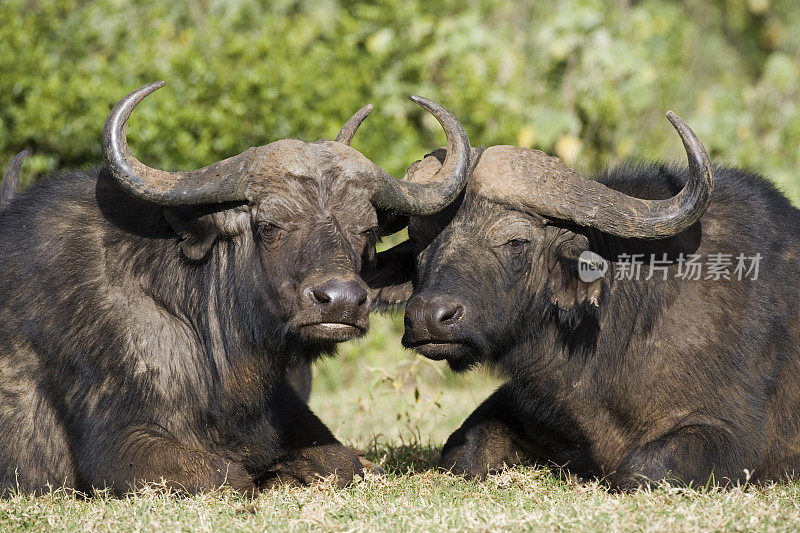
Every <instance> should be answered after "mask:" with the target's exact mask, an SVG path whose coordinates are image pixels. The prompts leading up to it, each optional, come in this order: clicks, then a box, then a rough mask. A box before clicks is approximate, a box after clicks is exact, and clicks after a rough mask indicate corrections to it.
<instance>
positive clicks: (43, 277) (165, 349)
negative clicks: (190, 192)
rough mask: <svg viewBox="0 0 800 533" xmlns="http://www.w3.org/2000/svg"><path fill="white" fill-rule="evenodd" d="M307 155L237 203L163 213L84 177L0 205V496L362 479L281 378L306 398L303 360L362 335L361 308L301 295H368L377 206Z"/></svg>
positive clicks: (331, 163)
mask: <svg viewBox="0 0 800 533" xmlns="http://www.w3.org/2000/svg"><path fill="white" fill-rule="evenodd" d="M298 142H299V141H298ZM308 146H309V148H308V150H309V153H312V152H313V157H309V158H308V159H307V160H306V161H296V162H292V163H291V164H292V165H295V167H296V168H295V170H294V171H293V172H292V173H290V174H287V175H286V176H285V178H284V179H282V180H275V181H273V182H269V183H264V184H263V185H262V186H263V191H261V192H260V194H261V196H260V198H262V201H261V202H260V203H258V202H256V203H255V204H253V205H225V206H213V207H198V208H173V209H163V208H161V207H158V206H156V205H153V204H149V203H146V202H143V201H139V200H134V199H133V198H131V197H130V196H129V195H128V194H126V193H125V192H123V191H122V190H121V189H120V188H119V187H118V185H116V183H115V181H114V180H113V179H112V177H111V176H110V175H109V173H108V171H107V170H106V169H105V168H101V169H96V170H92V171H87V172H77V171H76V172H67V173H61V174H59V175H55V176H52V177H50V178H48V179H45V180H42V181H41V182H40V183H38V184H37V185H36V186H34V187H33V188H32V189H30V190H29V191H27V192H26V193H25V194H23V195H21V196H18V197H17V198H16V199H15V200H14V201H13V202H12V203H11V204H10V206H8V207H7V208H5V209H3V210H2V211H0V234H2V236H3V237H2V239H0V428H2V430H3V431H2V435H0V492H6V491H8V490H10V489H11V490H16V489H19V490H21V491H23V492H41V491H44V490H46V489H47V487H48V486H53V487H59V486H62V485H64V486H67V487H72V488H75V489H78V490H81V491H85V492H90V491H92V490H93V489H94V488H102V487H110V488H111V489H113V490H114V492H116V493H122V492H125V491H127V490H129V489H131V488H135V487H138V486H140V485H141V484H142V483H145V482H158V481H161V480H165V481H166V482H167V483H168V485H169V486H171V487H176V488H182V489H185V490H188V491H197V490H207V489H213V488H215V487H219V486H222V485H228V486H231V487H233V488H234V489H236V490H239V491H252V490H255V489H257V488H259V487H263V486H270V485H272V484H273V483H275V482H276V480H281V481H297V482H302V483H305V482H309V481H312V480H314V479H316V478H318V477H319V476H327V475H329V474H334V473H335V474H337V475H338V478H339V481H340V483H347V482H349V481H350V480H351V479H352V478H353V476H354V475H355V474H359V473H360V472H361V470H362V463H361V461H360V460H359V458H358V457H357V456H356V454H355V453H354V452H353V451H352V450H350V449H348V448H346V447H344V446H342V445H341V444H340V443H339V442H338V441H337V440H336V439H335V438H334V437H333V435H332V434H331V432H330V431H329V430H328V429H327V428H326V427H325V426H324V425H323V424H322V422H320V420H319V419H318V418H317V417H316V416H315V415H314V414H313V413H312V412H311V411H310V410H309V408H308V406H307V405H306V404H305V403H304V401H303V399H302V398H301V397H299V396H298V394H297V393H296V392H295V391H294V390H293V389H292V388H291V387H290V386H289V385H288V384H287V382H286V381H285V380H284V376H285V375H286V372H287V371H291V372H292V374H293V375H294V376H295V377H294V378H290V379H294V380H295V382H297V383H298V384H299V386H301V387H302V388H304V392H306V393H307V390H308V387H310V383H309V382H308V370H307V368H308V365H309V364H310V362H311V361H313V360H314V359H315V358H317V357H319V356H320V355H323V354H329V353H332V352H333V350H334V347H335V344H336V343H337V342H339V341H342V340H347V339H349V338H352V337H353V336H355V335H359V334H363V333H364V332H365V331H366V329H367V327H368V325H369V318H368V312H369V307H370V303H371V298H365V300H364V301H363V302H360V303H359V304H358V305H357V306H355V307H351V308H337V309H329V308H326V307H325V306H321V305H317V304H315V303H314V302H313V298H312V299H310V297H309V292H308V290H310V288H313V287H314V286H316V285H319V284H320V283H324V282H325V280H328V279H338V280H344V281H348V282H350V283H351V286H353V287H356V288H357V289H354V290H362V289H363V290H364V291H365V295H366V294H367V293H366V291H367V289H368V288H367V286H366V284H365V283H364V281H362V280H361V278H360V277H359V273H360V272H361V269H362V267H364V266H368V265H369V264H370V262H371V261H373V260H374V257H373V254H374V245H375V242H376V239H377V237H378V236H379V233H380V232H381V230H382V228H381V226H380V224H379V222H378V217H379V216H380V215H381V213H376V210H375V208H374V207H373V206H372V204H371V202H370V197H369V191H366V190H363V189H362V187H361V186H360V185H359V183H363V181H360V180H359V179H358V173H359V172H360V171H359V168H358V167H357V165H354V164H351V163H350V162H347V161H344V162H341V161H337V160H336V158H334V157H327V156H326V155H325V154H326V148H325V147H326V144H325V143H314V144H309V145H308ZM176 231H178V233H179V235H176ZM359 288H360V289H359ZM328 307H330V306H328ZM320 322H322V323H327V322H339V323H342V322H344V323H347V324H350V325H351V327H349V328H348V329H346V330H344V331H328V330H327V329H326V328H325V327H321V326H317V325H315V324H318V323H320ZM309 324H311V325H310V326H309ZM320 328H321V329H320ZM328 329H330V328H328Z"/></svg>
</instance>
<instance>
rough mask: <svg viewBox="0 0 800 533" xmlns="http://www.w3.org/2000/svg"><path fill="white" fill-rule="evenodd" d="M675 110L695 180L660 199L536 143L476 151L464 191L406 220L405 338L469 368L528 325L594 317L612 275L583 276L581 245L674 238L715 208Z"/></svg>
mask: <svg viewBox="0 0 800 533" xmlns="http://www.w3.org/2000/svg"><path fill="white" fill-rule="evenodd" d="M668 118H669V120H670V122H671V123H672V125H673V126H674V127H675V128H676V130H677V131H678V134H679V135H680V136H681V139H682V140H683V144H684V147H685V149H686V152H687V154H688V159H689V169H690V172H689V174H690V176H689V178H688V180H687V181H686V183H685V186H683V188H682V190H680V191H679V192H677V194H668V195H667V196H669V197H664V198H661V199H641V198H637V197H635V196H629V195H627V194H625V193H623V192H620V191H619V190H615V189H612V188H610V187H608V186H606V185H603V184H601V183H599V182H597V181H590V180H586V179H583V178H582V177H581V176H580V175H579V174H578V173H577V172H576V171H574V170H572V169H570V168H568V167H567V166H566V165H565V164H564V163H563V162H561V161H560V160H559V159H557V158H555V157H549V156H547V155H545V154H544V153H542V152H540V151H537V150H529V149H525V148H518V147H513V146H493V147H490V148H487V149H486V150H484V151H483V152H482V153H481V152H480V151H479V150H473V157H472V159H473V163H472V170H471V177H470V180H469V182H468V184H467V188H466V191H465V193H464V195H463V196H462V197H461V198H459V200H458V201H457V202H455V203H454V205H453V206H450V207H449V208H447V209H446V210H444V211H442V212H441V213H439V214H437V215H434V216H422V217H414V218H412V220H411V222H410V224H409V237H410V241H411V247H412V248H413V251H412V252H411V253H413V256H414V257H415V261H416V281H415V283H414V292H413V294H412V295H411V297H410V299H409V300H408V303H407V306H406V317H405V318H406V330H405V335H404V336H403V344H404V345H405V346H406V347H410V348H414V349H415V350H417V351H419V352H420V353H422V354H423V355H425V356H427V357H429V358H432V359H446V360H447V361H448V362H449V364H450V365H451V367H452V368H453V369H455V370H463V369H466V368H469V367H470V366H472V365H473V364H476V363H478V362H482V361H487V362H496V361H495V359H497V358H499V357H501V356H502V354H504V353H506V352H507V351H508V350H512V349H513V347H514V346H524V345H525V339H524V337H526V336H529V335H537V331H536V328H531V327H530V325H531V323H532V322H534V323H536V322H537V321H539V322H540V323H542V324H543V325H544V322H545V321H550V320H555V321H558V322H560V323H561V324H562V326H564V327H565V328H567V329H570V328H573V329H574V328H575V327H577V326H578V325H579V324H580V323H581V322H583V321H591V320H592V318H593V315H594V314H595V313H596V312H597V311H598V308H599V307H600V304H601V300H602V297H603V287H604V285H603V284H604V283H605V281H604V279H603V278H598V279H590V280H583V279H581V278H580V277H579V276H578V267H579V261H580V260H581V254H582V253H583V252H586V251H590V250H592V249H594V250H597V249H598V248H597V243H598V242H602V241H604V240H605V241H606V242H611V241H612V240H613V239H626V240H630V241H635V242H641V243H646V242H648V240H654V239H665V238H668V237H671V236H674V235H677V234H679V233H681V232H683V231H684V230H686V229H687V228H689V227H691V226H692V225H694V224H695V223H696V222H697V221H698V220H699V219H700V217H701V216H702V215H703V213H704V212H705V210H706V208H707V207H708V205H709V202H710V197H711V191H712V188H713V180H712V172H711V166H710V163H709V160H708V156H707V154H706V151H705V149H704V148H703V146H702V144H701V143H700V141H699V140H698V139H697V137H696V136H695V135H694V133H693V132H692V130H691V129H690V128H689V127H688V126H687V125H686V124H685V123H684V122H683V121H682V120H681V119H680V118H679V117H678V116H677V115H675V114H674V113H671V112H670V113H668ZM433 155H434V156H436V155H438V159H437V158H435V157H428V158H426V159H425V160H424V161H423V162H422V163H420V164H419V165H417V166H418V168H419V167H422V166H423V165H427V166H429V167H431V168H438V164H439V163H438V161H439V160H441V159H442V155H443V154H442V153H439V154H436V153H434V154H433ZM633 192H634V193H635V191H633ZM673 192H675V191H673ZM406 246H407V247H408V245H406ZM611 247H612V248H613V246H611ZM600 248H602V249H604V250H606V251H608V250H609V248H608V247H605V248H603V246H602V245H601V246H600ZM407 251H408V250H407ZM594 318H596V317H594Z"/></svg>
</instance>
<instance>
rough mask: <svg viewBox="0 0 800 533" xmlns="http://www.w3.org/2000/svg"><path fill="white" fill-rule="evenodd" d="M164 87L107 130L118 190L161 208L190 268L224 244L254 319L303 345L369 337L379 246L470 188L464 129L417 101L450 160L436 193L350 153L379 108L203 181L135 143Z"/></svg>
mask: <svg viewBox="0 0 800 533" xmlns="http://www.w3.org/2000/svg"><path fill="white" fill-rule="evenodd" d="M163 86H164V83H163V82H156V83H151V84H149V85H145V86H143V87H141V88H139V89H137V90H135V91H133V92H131V93H130V94H129V95H127V96H126V97H125V98H123V99H122V100H120V101H119V103H118V104H117V105H116V106H115V107H114V109H113V110H112V111H111V113H110V115H109V117H108V120H107V121H106V124H105V128H104V131H103V154H104V157H105V161H106V164H107V166H108V168H109V169H110V171H111V173H112V174H113V177H114V178H115V181H116V183H118V185H119V186H121V187H122V189H124V191H126V192H127V193H128V194H130V195H132V196H133V197H135V198H137V199H139V200H143V201H145V202H147V203H149V204H155V205H156V206H159V207H160V208H161V210H162V213H163V217H164V219H165V220H166V222H167V223H168V224H169V226H170V227H171V228H172V229H173V230H174V232H175V233H176V234H177V235H178V237H179V239H178V241H177V243H179V244H178V246H179V250H180V251H179V253H181V254H182V255H183V257H184V260H185V261H186V262H187V264H188V265H190V266H191V265H192V264H202V263H203V262H205V261H208V260H209V257H210V256H212V255H213V254H214V250H216V249H218V248H219V247H220V246H221V245H223V244H224V245H225V247H226V248H225V250H226V251H225V254H226V256H225V257H226V259H225V261H228V262H229V264H228V265H227V266H225V265H223V267H221V268H224V269H225V271H226V274H225V275H226V276H227V279H231V280H232V281H233V283H234V284H237V287H238V288H237V289H234V291H238V293H240V294H239V296H238V300H237V301H239V300H240V299H242V298H245V299H248V300H250V301H251V304H250V307H251V308H250V310H249V311H250V312H252V314H253V315H258V316H271V317H275V318H276V319H277V323H279V324H283V328H284V330H285V333H287V334H289V335H294V336H296V337H297V338H299V339H301V341H302V342H303V343H304V344H312V345H322V346H326V345H330V344H332V343H335V342H340V341H345V340H348V339H350V338H353V337H355V336H358V335H361V334H363V333H364V332H365V331H366V330H367V328H368V325H369V310H370V306H371V303H372V298H373V293H372V292H371V291H370V289H369V287H368V286H367V284H366V283H365V282H364V281H363V280H362V278H361V277H360V274H361V271H362V269H364V268H367V267H369V266H370V264H371V263H372V262H373V261H374V247H375V243H376V240H377V239H378V238H379V237H380V236H381V235H382V234H386V233H391V232H393V231H396V230H398V229H400V228H401V227H403V226H404V225H405V223H406V221H407V217H409V216H421V215H427V214H431V213H434V212H436V211H438V210H439V209H441V208H443V207H445V206H446V205H448V204H449V203H451V202H452V201H453V200H454V199H455V197H456V196H458V194H459V193H460V191H461V190H462V188H463V185H464V183H465V181H466V170H467V163H468V154H469V141H468V139H467V136H466V133H465V132H464V129H463V128H462V127H461V125H460V124H459V123H458V121H457V120H456V119H455V118H454V117H453V116H452V115H451V114H450V113H449V112H448V111H447V110H445V109H444V108H442V107H441V106H439V105H438V104H436V103H434V102H432V101H430V100H426V99H425V98H421V97H416V96H414V97H412V98H411V99H412V100H413V101H414V102H416V103H417V104H419V105H420V106H421V107H423V108H424V109H426V110H427V111H429V112H430V113H431V114H433V116H434V117H436V119H437V120H438V121H439V123H440V124H441V125H442V127H443V128H444V131H445V134H446V136H447V143H448V148H449V151H448V156H447V158H446V159H445V160H444V162H443V164H442V165H441V168H438V169H437V170H436V171H435V172H434V173H433V174H432V175H431V176H429V179H428V180H427V181H426V182H425V183H411V182H406V181H401V180H397V179H395V178H393V177H392V176H390V175H389V174H387V173H386V172H385V171H384V170H382V169H381V168H380V167H379V166H378V165H376V164H375V163H373V162H372V161H370V160H369V159H367V158H366V157H364V156H363V155H362V154H361V153H360V152H358V151H357V150H355V149H353V148H351V147H350V141H351V139H352V137H353V135H354V134H355V132H356V130H357V128H358V126H359V125H360V123H361V122H362V121H363V120H364V118H366V116H367V115H368V114H369V112H370V111H371V110H372V106H366V107H364V108H362V109H361V110H360V111H358V112H357V113H356V114H355V115H354V116H353V117H352V118H351V119H350V120H349V121H348V122H347V123H346V124H345V126H344V127H343V128H342V130H341V132H340V133H339V135H338V136H337V137H336V140H334V141H319V142H314V143H308V142H304V141H300V140H294V139H285V140H280V141H276V142H273V143H270V144H267V145H265V146H258V147H253V148H249V149H247V150H246V151H244V152H243V153H241V154H239V155H237V156H234V157H231V158H228V159H225V160H223V161H219V162H217V163H214V164H212V165H209V166H207V167H204V168H201V169H198V170H190V171H180V172H167V171H163V170H157V169H154V168H150V167H147V166H145V165H144V164H143V163H141V162H140V161H138V160H137V159H136V158H135V157H134V156H133V155H132V154H131V152H130V150H129V149H128V144H127V142H126V137H125V127H126V124H127V121H128V118H129V116H130V114H131V112H132V111H133V109H134V107H135V106H136V105H137V104H138V103H139V102H140V101H141V100H142V99H143V98H145V97H146V96H147V95H149V94H150V93H152V92H153V91H155V90H157V89H159V88H161V87H163ZM231 305H232V304H231ZM270 323H274V321H272V322H270Z"/></svg>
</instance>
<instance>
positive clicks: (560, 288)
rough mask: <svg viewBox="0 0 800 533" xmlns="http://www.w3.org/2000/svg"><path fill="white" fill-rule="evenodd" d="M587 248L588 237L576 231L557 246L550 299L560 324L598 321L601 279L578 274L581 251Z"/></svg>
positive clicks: (570, 326)
mask: <svg viewBox="0 0 800 533" xmlns="http://www.w3.org/2000/svg"><path fill="white" fill-rule="evenodd" d="M588 249H589V243H588V240H587V239H586V238H585V237H584V236H583V235H576V236H573V238H571V239H569V240H567V241H565V242H564V243H562V245H561V246H558V247H557V250H556V257H555V260H554V264H553V266H552V268H551V269H550V283H549V291H550V299H551V303H552V304H553V309H554V311H555V315H556V318H557V320H558V322H559V324H560V325H561V326H563V327H564V328H566V329H568V330H570V331H575V330H577V329H578V328H579V327H580V326H581V324H583V323H584V322H586V321H587V320H590V321H592V322H598V321H599V318H600V317H599V314H600V309H601V304H602V298H603V294H604V292H605V291H604V290H603V288H604V279H603V278H602V277H600V278H599V279H596V280H593V281H584V280H582V279H581V278H580V276H579V274H578V260H579V257H580V254H581V253H582V252H584V251H586V250H588Z"/></svg>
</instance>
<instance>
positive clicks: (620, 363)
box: [393, 114, 800, 490]
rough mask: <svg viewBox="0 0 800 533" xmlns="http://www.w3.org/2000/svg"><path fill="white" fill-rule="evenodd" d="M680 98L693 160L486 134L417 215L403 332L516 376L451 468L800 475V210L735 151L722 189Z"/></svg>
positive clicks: (629, 483)
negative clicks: (649, 158) (455, 176)
mask: <svg viewBox="0 0 800 533" xmlns="http://www.w3.org/2000/svg"><path fill="white" fill-rule="evenodd" d="M668 116H669V118H670V121H671V122H672V124H673V125H674V126H675V128H676V129H677V131H678V133H679V134H680V136H681V138H682V139H683V143H684V146H685V148H686V151H687V153H688V158H689V166H688V169H687V168H686V167H683V168H679V167H675V166H668V165H663V164H649V165H638V166H623V167H621V168H616V169H613V170H608V171H606V172H604V173H602V174H601V175H599V176H598V177H597V180H596V181H588V180H584V179H582V178H581V177H580V176H579V175H578V173H577V172H575V171H574V170H572V169H569V168H567V167H566V166H565V165H564V164H563V163H562V162H561V161H560V160H558V159H556V158H554V157H548V156H546V155H545V154H543V153H542V152H539V151H535V150H528V149H523V148H517V147H511V146H494V147H491V148H487V149H486V150H485V151H483V152H482V153H481V152H480V151H479V150H474V151H473V157H472V159H473V162H472V164H473V167H472V170H471V177H470V181H469V182H468V185H467V188H466V191H465V193H464V196H463V197H461V198H460V199H459V200H457V202H456V203H454V205H453V206H451V207H450V208H448V210H445V211H443V212H441V213H440V214H439V215H435V216H432V217H414V218H412V220H411V222H410V225H409V236H410V239H411V241H413V245H412V246H413V251H411V247H412V246H409V245H408V244H404V245H401V246H400V247H399V248H397V249H396V250H394V251H393V254H394V257H395V258H396V259H395V261H394V263H393V264H394V265H396V266H397V265H401V264H402V258H403V257H406V260H407V263H406V267H409V266H410V263H411V261H410V260H409V259H408V258H409V257H415V261H416V276H417V279H416V281H415V286H414V292H413V296H412V297H411V298H410V299H409V301H408V304H407V307H406V315H405V318H406V330H405V335H404V337H403V344H404V345H405V346H407V347H411V348H414V349H415V350H417V351H418V352H420V353H421V354H423V355H425V356H426V357H429V358H431V359H446V360H447V361H448V363H449V365H450V366H451V367H452V368H453V369H454V370H456V371H463V370H465V369H467V368H470V367H472V366H473V365H475V364H478V363H487V364H489V365H491V366H493V367H495V368H497V369H498V370H499V371H500V372H501V373H502V374H503V375H504V376H505V377H507V379H508V382H507V383H506V384H505V385H503V386H502V387H500V388H499V389H498V390H497V391H496V392H495V393H494V394H493V395H492V396H491V397H489V398H488V399H487V400H486V401H485V402H484V403H483V404H482V405H481V406H480V407H478V409H476V410H475V412H474V413H473V414H472V415H470V417H469V418H468V419H467V420H466V422H464V424H463V425H462V426H461V428H460V429H458V431H456V432H455V433H454V434H453V435H451V436H450V438H449V439H448V441H447V443H446V445H445V447H444V450H443V452H442V457H441V464H442V465H443V466H444V467H446V468H450V469H452V470H453V471H454V472H459V473H463V474H466V475H469V476H478V477H481V476H483V475H485V473H486V472H488V471H492V470H496V469H498V468H500V467H501V466H502V465H504V464H509V465H510V464H515V463H521V462H523V463H531V462H539V463H547V464H556V465H563V466H566V467H567V468H568V469H569V470H571V471H572V472H574V473H576V474H578V475H580V476H582V477H598V478H603V479H606V480H607V481H608V482H609V483H610V484H611V485H612V486H614V487H616V488H619V489H622V490H627V489H632V488H635V487H637V486H639V485H640V484H642V483H647V482H648V481H655V480H662V479H670V480H678V481H681V482H687V483H688V482H695V483H706V482H708V480H709V479H711V480H712V481H715V482H716V483H720V484H724V483H727V482H730V481H733V482H736V481H744V480H746V479H751V480H775V479H780V478H783V477H787V476H788V477H791V476H794V475H795V474H796V473H798V471H799V469H800V414H799V413H800V387H798V383H800V328H798V326H797V324H798V323H800V235H799V234H798V232H797V228H800V212H798V210H797V209H795V208H794V207H793V206H792V205H791V204H790V203H789V201H788V200H787V199H786V198H785V197H784V196H782V195H781V194H780V193H779V192H778V191H777V190H776V189H775V188H774V187H773V186H772V185H770V184H769V183H768V182H767V181H766V180H765V179H764V178H762V177H760V176H757V175H755V174H752V173H749V172H745V171H743V170H738V169H732V168H721V167H720V168H716V169H715V170H714V175H715V176H716V178H715V179H716V188H715V190H714V193H713V196H712V187H713V182H712V167H711V165H710V163H709V161H708V156H707V155H706V152H705V149H704V148H703V146H702V144H701V143H700V141H699V140H698V139H697V138H696V137H695V135H694V133H692V131H691V130H690V129H689V128H688V127H687V126H686V125H685V124H684V123H683V121H682V120H681V119H680V118H678V117H677V116H676V115H674V114H668ZM434 155H436V156H438V157H439V158H441V155H442V154H441V153H435V154H434ZM438 165H439V162H438V161H437V159H436V158H435V157H427V158H426V159H424V160H423V161H422V162H421V163H419V164H417V165H416V166H417V168H423V167H424V168H428V169H430V168H437V167H438ZM589 252H592V253H593V254H597V255H592V254H590V253H589ZM404 254H405V255H404ZM692 263H694V265H695V267H696V266H697V264H701V265H705V266H706V270H703V271H700V272H699V271H698V270H696V269H694V270H692V269H690V264H692ZM604 265H605V266H606V267H608V268H609V270H608V272H606V273H605V275H604V276H603V275H602V274H603V269H604ZM759 267H760V269H759ZM400 274H401V273H396V274H395V277H399V276H400ZM634 274H635V275H634Z"/></svg>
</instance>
